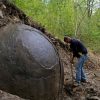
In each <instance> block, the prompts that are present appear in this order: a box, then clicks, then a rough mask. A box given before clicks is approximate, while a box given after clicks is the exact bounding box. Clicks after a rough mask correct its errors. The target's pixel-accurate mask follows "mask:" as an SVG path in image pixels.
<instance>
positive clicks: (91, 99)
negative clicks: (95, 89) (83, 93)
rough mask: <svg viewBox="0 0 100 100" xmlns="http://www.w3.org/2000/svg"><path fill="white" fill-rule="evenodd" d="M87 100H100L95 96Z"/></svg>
mask: <svg viewBox="0 0 100 100" xmlns="http://www.w3.org/2000/svg"><path fill="white" fill-rule="evenodd" d="M87 100H100V98H99V97H97V96H92V97H88V98H87Z"/></svg>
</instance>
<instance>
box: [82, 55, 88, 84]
mask: <svg viewBox="0 0 100 100" xmlns="http://www.w3.org/2000/svg"><path fill="white" fill-rule="evenodd" d="M86 60H87V55H83V65H82V69H81V81H83V82H84V81H86V75H85V72H84V63H85V61H86Z"/></svg>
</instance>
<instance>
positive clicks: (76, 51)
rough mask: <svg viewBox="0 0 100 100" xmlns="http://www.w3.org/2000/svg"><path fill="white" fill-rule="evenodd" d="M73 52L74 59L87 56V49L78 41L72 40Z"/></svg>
mask: <svg viewBox="0 0 100 100" xmlns="http://www.w3.org/2000/svg"><path fill="white" fill-rule="evenodd" d="M70 48H71V51H72V52H73V57H77V58H79V57H80V56H81V55H82V54H87V49H86V47H85V46H84V45H83V44H82V43H81V42H80V41H79V40H76V39H72V40H71V43H70Z"/></svg>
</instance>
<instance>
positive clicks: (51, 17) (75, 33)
mask: <svg viewBox="0 0 100 100" xmlns="http://www.w3.org/2000/svg"><path fill="white" fill-rule="evenodd" d="M10 1H11V2H13V3H14V4H15V5H16V6H17V7H19V8H20V9H21V10H22V11H24V13H25V14H26V15H28V16H29V17H30V18H32V20H34V21H36V22H38V23H40V24H41V25H42V26H44V27H45V28H46V29H47V30H48V31H49V32H50V33H52V34H53V35H54V36H55V37H57V38H59V39H61V40H62V41H63V37H64V36H65V35H67V36H71V37H72V38H77V39H80V40H81V41H82V42H84V43H85V45H86V46H87V47H88V48H89V49H90V50H92V51H93V52H96V53H99V54H100V1H99V0H10Z"/></svg>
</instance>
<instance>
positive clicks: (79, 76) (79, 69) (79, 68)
mask: <svg viewBox="0 0 100 100" xmlns="http://www.w3.org/2000/svg"><path fill="white" fill-rule="evenodd" d="M87 58H88V57H87V55H82V56H81V57H80V58H79V59H78V63H77V65H76V82H78V83H80V82H81V80H86V75H85V73H84V68H83V67H84V63H85V61H86V60H87Z"/></svg>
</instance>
